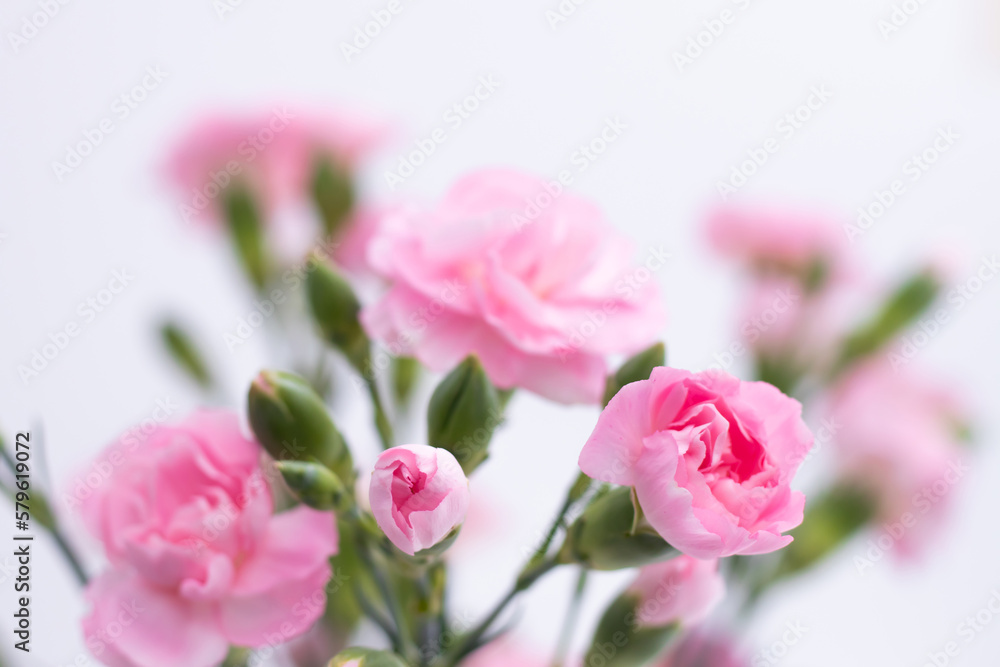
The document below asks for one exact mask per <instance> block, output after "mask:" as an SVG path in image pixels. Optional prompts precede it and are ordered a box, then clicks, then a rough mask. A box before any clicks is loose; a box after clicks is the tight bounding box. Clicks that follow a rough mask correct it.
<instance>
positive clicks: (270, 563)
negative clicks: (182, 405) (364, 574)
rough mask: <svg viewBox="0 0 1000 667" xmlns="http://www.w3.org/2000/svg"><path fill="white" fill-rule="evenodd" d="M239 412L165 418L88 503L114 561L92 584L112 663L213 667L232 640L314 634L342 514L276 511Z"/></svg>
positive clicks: (95, 635) (89, 633)
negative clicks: (173, 421) (336, 517)
mask: <svg viewBox="0 0 1000 667" xmlns="http://www.w3.org/2000/svg"><path fill="white" fill-rule="evenodd" d="M260 451H261V450H260V447H259V446H258V445H257V444H256V443H255V442H253V441H252V440H248V439H247V438H245V437H244V436H243V435H242V434H241V432H240V425H239V421H238V419H237V417H236V416H235V415H233V414H230V413H225V412H198V413H195V414H193V415H191V416H190V417H188V418H187V419H186V420H185V421H184V422H182V423H180V424H178V425H175V426H160V427H158V428H157V430H156V431H154V432H153V433H151V434H149V436H148V437H147V438H146V439H145V440H144V441H143V442H142V443H141V444H140V445H139V446H138V447H137V448H136V449H135V451H134V452H133V453H132V454H131V455H129V456H126V457H124V458H120V457H115V458H110V460H112V461H119V462H120V464H119V465H118V466H117V467H116V468H115V470H114V471H113V473H112V475H111V476H110V477H109V478H108V479H106V480H105V481H104V483H103V485H102V486H100V487H99V488H97V489H96V490H95V491H94V493H93V495H91V496H90V497H88V498H87V499H86V500H85V501H84V502H83V503H82V506H81V512H82V515H83V518H84V520H85V522H86V524H87V526H88V527H89V528H90V530H91V531H92V532H93V534H94V535H96V536H97V537H98V538H99V539H100V540H101V542H103V544H104V549H105V552H106V553H107V556H108V559H109V560H110V561H111V569H110V570H109V571H107V572H105V573H104V574H102V575H101V576H100V577H98V578H97V579H95V580H94V581H92V582H91V583H90V585H89V586H88V588H87V598H88V600H89V601H90V604H91V611H90V614H89V615H88V616H87V617H86V618H85V619H84V621H83V628H84V632H85V635H86V637H87V645H88V647H90V649H91V651H92V652H93V653H94V655H95V657H97V658H98V659H100V661H101V662H102V663H104V664H107V665H112V666H113V667H119V666H121V667H131V666H133V665H134V666H141V667H160V666H162V667H175V666H176V665H187V666H189V667H202V666H203V667H208V666H209V665H217V664H219V663H220V662H221V661H222V660H223V658H224V657H225V655H226V653H227V651H228V649H229V647H230V646H231V645H234V646H249V647H258V646H264V645H266V644H268V643H273V641H274V637H280V638H281V640H282V641H287V640H290V639H292V638H293V637H295V636H297V635H299V634H301V633H303V632H305V631H306V630H307V629H308V628H309V626H310V625H312V623H313V622H314V621H315V620H316V619H317V618H318V617H319V616H320V615H321V614H322V613H323V609H324V607H325V600H326V598H325V593H324V586H325V585H326V582H327V581H328V580H329V578H330V564H329V558H330V557H331V556H332V555H334V554H336V553H337V531H336V526H335V522H334V521H333V519H332V517H331V516H330V515H329V514H327V513H321V512H316V511H313V510H310V509H308V508H305V507H300V508H298V509H295V510H292V511H289V512H285V513H282V514H274V502H273V500H272V496H271V489H270V487H269V486H268V483H267V479H266V477H265V475H264V473H263V471H262V470H261V468H260V465H259V460H260Z"/></svg>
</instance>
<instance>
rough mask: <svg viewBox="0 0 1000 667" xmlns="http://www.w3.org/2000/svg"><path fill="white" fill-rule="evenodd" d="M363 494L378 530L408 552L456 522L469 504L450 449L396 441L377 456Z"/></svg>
mask: <svg viewBox="0 0 1000 667" xmlns="http://www.w3.org/2000/svg"><path fill="white" fill-rule="evenodd" d="M368 498H369V501H370V502H371V507H372V514H374V515H375V520H376V521H377V522H378V525H379V527H380V528H381V529H382V531H383V532H384V533H385V534H386V535H387V536H388V537H389V539H390V540H392V543H393V544H395V545H396V546H397V547H398V548H399V549H400V551H403V552H405V553H407V554H410V555H411V556H412V555H413V554H415V553H416V552H418V551H422V550H424V549H429V548H430V547H433V546H434V545H435V544H437V543H438V542H440V541H441V540H443V539H444V538H445V537H446V536H447V535H448V533H450V532H451V531H452V530H453V529H455V528H457V527H458V526H460V525H461V524H462V522H463V521H464V520H465V512H466V510H467V509H468V508H469V480H468V479H466V477H465V473H464V472H462V467H461V466H460V465H459V464H458V461H456V460H455V457H454V456H452V454H451V453H450V452H448V451H445V450H444V449H437V448H435V447H428V446H427V445H402V446H400V447H393V448H392V449H387V450H386V451H384V452H382V455H381V456H379V458H378V461H376V463H375V471H374V472H373V473H372V482H371V487H370V488H369V490H368Z"/></svg>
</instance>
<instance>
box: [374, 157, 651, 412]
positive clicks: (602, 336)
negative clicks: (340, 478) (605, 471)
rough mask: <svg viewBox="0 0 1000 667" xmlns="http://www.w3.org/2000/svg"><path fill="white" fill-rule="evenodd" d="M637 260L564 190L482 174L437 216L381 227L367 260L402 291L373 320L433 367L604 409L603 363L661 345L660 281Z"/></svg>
mask: <svg viewBox="0 0 1000 667" xmlns="http://www.w3.org/2000/svg"><path fill="white" fill-rule="evenodd" d="M632 257H633V248H632V245H631V244H630V243H628V242H627V241H626V240H625V239H624V238H622V237H621V236H620V235H618V234H617V233H616V232H615V231H614V229H613V228H611V227H610V226H609V225H608V224H607V222H605V220H604V217H603V216H602V214H601V212H600V210H599V209H598V208H597V207H596V206H595V205H594V204H592V203H590V202H589V201H586V200H584V199H580V198H579V197H576V196H574V195H572V194H570V193H567V192H564V191H563V190H562V186H561V185H559V184H554V185H553V184H552V183H548V184H547V183H545V182H544V181H542V180H539V179H537V178H534V177H531V176H526V175H523V174H520V173H517V172H513V171H505V170H486V171H480V172H476V173H474V174H470V175H468V176H466V177H464V178H463V179H461V180H460V181H459V182H458V183H457V184H456V185H455V186H454V187H453V188H452V189H451V191H450V192H449V193H448V194H447V195H446V196H445V198H444V200H443V201H442V202H441V203H440V204H439V205H438V206H437V207H436V208H434V209H433V210H430V211H423V212H417V211H414V210H412V209H411V210H404V211H400V212H398V213H397V214H396V215H394V216H392V217H391V218H388V219H386V220H385V221H383V227H382V229H381V230H380V232H379V234H378V235H377V236H376V238H375V239H374V240H373V241H372V245H371V247H370V250H369V259H370V261H371V263H372V265H373V267H374V268H375V269H376V270H377V271H379V272H381V273H382V274H383V275H384V276H386V277H387V278H389V279H390V280H391V281H392V285H391V287H390V289H389V291H388V293H387V294H386V295H385V296H384V297H383V298H382V299H381V301H379V302H378V303H377V304H375V305H373V306H371V307H369V308H368V309H366V310H365V311H364V312H363V313H362V321H363V322H364V324H365V326H366V328H367V330H368V331H369V333H370V334H371V335H372V336H373V337H375V338H377V339H379V340H381V341H383V342H384V343H386V344H387V345H388V347H389V348H390V349H391V350H392V351H393V352H394V353H398V354H407V355H412V356H416V357H417V358H418V359H420V360H421V361H422V362H423V363H424V364H426V365H427V366H429V367H430V368H432V369H433V370H437V371H445V370H448V369H450V368H452V367H453V366H455V365H456V364H457V363H458V362H459V361H461V360H462V359H463V358H464V357H466V356H468V355H472V354H474V355H477V356H478V357H479V359H480V360H481V361H482V364H483V367H484V368H485V369H486V372H487V374H488V375H489V377H490V379H491V380H492V381H493V382H494V384H496V385H497V386H498V387H500V388H503V389H508V388H512V387H523V388H525V389H528V390H530V391H533V392H535V393H538V394H540V395H542V396H545V397H547V398H550V399H552V400H556V401H560V402H564V403H573V402H589V403H596V402H598V401H599V400H600V397H601V395H602V392H603V389H604V382H605V375H606V372H607V369H606V364H605V356H606V355H608V354H613V353H624V354H628V353H632V352H636V351H638V350H639V349H641V348H643V347H645V346H647V345H649V344H650V343H651V342H652V341H653V340H654V338H655V337H656V334H657V332H658V331H659V330H660V328H661V327H662V325H663V322H664V315H663V310H662V306H661V304H660V301H659V296H658V289H657V287H656V281H655V280H653V279H652V276H651V272H650V270H649V269H648V268H647V267H636V266H634V265H633V264H632V263H631V260H632ZM651 259H652V258H651ZM656 261H657V262H662V260H659V259H657V260H656ZM654 268H655V267H654Z"/></svg>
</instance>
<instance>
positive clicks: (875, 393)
mask: <svg viewBox="0 0 1000 667" xmlns="http://www.w3.org/2000/svg"><path fill="white" fill-rule="evenodd" d="M966 421H967V418H966V409H965V407H964V405H962V402H961V401H960V400H959V398H958V396H957V395H956V394H955V393H954V391H953V390H952V388H951V387H949V386H947V385H944V384H942V383H940V382H937V381H933V380H930V379H929V378H926V377H923V376H921V375H920V374H919V373H916V372H914V371H913V370H912V369H910V368H908V367H905V366H897V367H896V368H893V365H892V364H891V363H888V362H885V361H882V360H877V361H874V362H869V363H868V364H865V365H863V366H861V367H860V368H858V369H856V370H854V371H853V372H851V374H850V375H848V376H847V377H846V378H844V379H843V380H842V381H841V382H840V383H839V385H838V386H837V387H836V388H835V389H834V391H833V394H832V397H831V400H830V403H829V406H828V423H829V424H830V425H831V426H830V429H831V430H832V431H833V436H834V440H835V442H836V448H835V452H836V455H837V458H838V459H839V463H840V467H841V469H842V474H843V475H844V476H846V477H847V478H848V479H850V480H853V481H855V482H857V483H859V484H861V485H862V486H863V487H865V488H867V489H869V490H870V491H872V492H873V493H874V494H875V496H876V498H877V499H878V501H879V514H880V517H881V518H882V519H883V520H886V521H893V522H898V521H901V518H902V517H903V515H904V514H907V513H909V514H911V515H913V516H915V517H917V516H923V515H929V516H930V517H931V518H932V519H938V520H940V519H941V518H942V517H943V515H944V512H943V511H942V510H944V509H945V508H946V507H947V505H948V503H947V502H946V501H947V499H948V497H949V496H950V492H951V491H952V490H953V488H954V486H955V485H956V484H957V483H959V482H960V481H961V479H962V478H963V477H964V475H965V472H966V468H965V466H964V459H965V452H964V451H963V448H962V445H961V443H960V441H959V431H960V429H961V427H962V426H963V425H964V424H965V423H966ZM934 523H936V522H935V521H931V522H930V523H929V524H928V522H927V521H924V520H921V521H920V525H919V526H918V528H920V529H919V530H913V531H908V532H907V535H906V536H905V539H903V540H902V542H901V544H902V551H903V552H906V551H913V550H915V549H916V548H917V547H918V545H919V542H920V540H919V539H916V538H917V536H918V535H927V534H929V533H932V532H933V531H929V530H926V528H927V527H929V525H930V524H934Z"/></svg>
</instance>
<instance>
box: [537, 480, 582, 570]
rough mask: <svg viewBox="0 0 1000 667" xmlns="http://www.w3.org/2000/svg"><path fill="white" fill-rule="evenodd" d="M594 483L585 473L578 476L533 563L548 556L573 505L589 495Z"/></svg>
mask: <svg viewBox="0 0 1000 667" xmlns="http://www.w3.org/2000/svg"><path fill="white" fill-rule="evenodd" d="M592 481H593V480H591V479H590V478H589V477H587V476H586V475H584V474H583V473H580V474H579V475H578V476H577V478H576V481H575V482H573V486H571V487H570V490H569V493H567V494H566V500H564V501H563V504H562V507H560V508H559V512H558V514H556V518H555V520H554V521H553V522H552V525H551V526H550V527H549V530H548V533H546V535H545V539H544V540H542V543H541V545H539V547H538V549H537V550H536V551H535V555H534V556H533V557H532V561H531V562H534V563H537V562H540V561H541V560H542V559H543V558H544V557H545V555H546V554H548V552H549V547H551V546H552V541H553V540H554V539H555V538H556V534H557V533H558V532H559V529H560V528H561V527H562V525H563V523H564V522H565V520H566V514H568V513H569V511H570V509H572V507H573V505H575V504H576V503H577V501H579V500H580V499H581V498H583V496H584V495H585V494H586V493H587V490H588V489H589V488H590V484H591V482H592Z"/></svg>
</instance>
